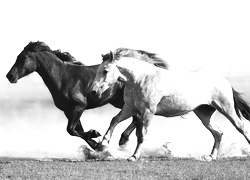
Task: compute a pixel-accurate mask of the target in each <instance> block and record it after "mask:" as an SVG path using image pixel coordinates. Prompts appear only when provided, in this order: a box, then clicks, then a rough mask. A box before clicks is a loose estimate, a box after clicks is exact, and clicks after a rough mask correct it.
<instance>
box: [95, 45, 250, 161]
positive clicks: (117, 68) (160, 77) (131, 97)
mask: <svg viewBox="0 0 250 180" xmlns="http://www.w3.org/2000/svg"><path fill="white" fill-rule="evenodd" d="M105 57H106V58H104V59H103V63H102V64H101V65H100V66H99V68H98V70H97V74H96V77H95V79H94V82H93V85H92V88H91V89H92V94H95V95H96V96H99V97H101V94H102V93H103V92H105V91H106V89H108V88H109V87H110V86H112V85H113V84H114V83H116V82H117V80H118V79H119V80H120V81H122V82H123V83H124V84H125V89H124V101H125V105H124V106H123V108H122V110H121V111H120V112H119V113H118V114H117V115H116V116H115V117H114V118H113V119H112V121H111V124H110V126H109V128H108V130H107V132H106V134H105V136H104V137H103V140H102V142H101V144H100V149H104V148H106V147H107V145H108V143H109V141H110V138H111V136H112V133H113V130H114V128H115V126H116V125H117V124H118V123H119V122H121V121H123V120H125V119H127V118H129V117H131V116H133V115H135V114H140V118H139V119H138V121H137V124H136V128H137V131H136V135H137V147H136V149H135V152H134V154H133V155H132V156H131V157H130V158H129V160H131V161H134V160H136V159H138V158H139V157H140V149H141V145H142V143H143V140H144V137H145V135H146V133H147V131H148V126H149V124H150V122H151V120H152V118H153V116H154V114H156V115H161V116H165V117H174V116H181V115H184V114H186V113H188V112H190V111H193V112H194V113H195V114H196V115H197V116H198V118H199V119H200V120H201V121H202V123H203V125H204V126H205V127H206V128H207V129H208V130H209V131H210V132H211V133H212V135H213V137H214V145H213V148H212V152H211V154H210V155H209V156H204V160H207V161H210V160H213V159H216V157H217V154H218V149H219V146H220V142H221V137H222V134H223V133H222V132H221V130H220V129H219V128H218V127H217V126H216V124H215V122H214V119H213V115H214V113H215V111H216V110H218V111H219V112H220V113H222V114H223V115H224V116H225V117H226V118H227V119H228V120H229V121H230V122H231V123H232V124H233V125H234V126H235V127H236V129H237V130H238V131H239V132H240V133H241V134H243V135H244V137H245V138H246V140H247V141H248V143H250V134H249V130H247V129H246V127H245V126H244V121H245V120H244V118H245V119H247V120H250V107H249V106H248V105H247V103H246V102H245V101H244V99H243V98H242V97H241V96H240V94H239V93H238V92H237V91H235V90H234V89H233V88H232V86H231V84H230V83H229V82H228V80H227V79H226V78H224V77H223V76H220V75H217V74H214V73H211V72H206V71H202V70H199V71H193V72H177V71H174V70H165V69H162V68H159V67H156V66H157V64H158V62H159V59H158V58H155V57H151V56H150V54H149V53H147V52H145V51H137V50H132V49H125V48H120V49H117V50H116V51H115V52H114V53H112V52H110V53H109V54H107V55H106V56H105ZM152 64H154V65H155V66H154V65H152Z"/></svg>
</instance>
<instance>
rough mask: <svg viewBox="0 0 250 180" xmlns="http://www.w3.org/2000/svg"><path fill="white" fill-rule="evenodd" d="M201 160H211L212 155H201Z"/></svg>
mask: <svg viewBox="0 0 250 180" xmlns="http://www.w3.org/2000/svg"><path fill="white" fill-rule="evenodd" d="M201 160H202V161H207V162H210V161H212V160H213V157H212V156H211V155H207V156H202V157H201Z"/></svg>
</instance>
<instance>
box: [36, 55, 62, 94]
mask: <svg viewBox="0 0 250 180" xmlns="http://www.w3.org/2000/svg"><path fill="white" fill-rule="evenodd" d="M35 58H36V61H37V64H38V65H37V70H36V71H37V73H38V74H39V75H40V76H41V77H42V79H43V81H44V83H45V84H46V86H47V87H48V88H49V90H50V91H55V90H59V89H60V88H61V82H62V71H63V67H64V63H63V62H62V61H60V60H58V58H57V57H56V56H55V55H54V54H52V53H51V52H49V51H43V52H38V53H37V54H36V57H35Z"/></svg>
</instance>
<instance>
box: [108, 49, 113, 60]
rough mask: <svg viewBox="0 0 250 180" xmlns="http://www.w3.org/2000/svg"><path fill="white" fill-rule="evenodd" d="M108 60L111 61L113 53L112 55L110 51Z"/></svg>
mask: <svg viewBox="0 0 250 180" xmlns="http://www.w3.org/2000/svg"><path fill="white" fill-rule="evenodd" d="M109 60H110V61H113V53H112V51H110V53H109Z"/></svg>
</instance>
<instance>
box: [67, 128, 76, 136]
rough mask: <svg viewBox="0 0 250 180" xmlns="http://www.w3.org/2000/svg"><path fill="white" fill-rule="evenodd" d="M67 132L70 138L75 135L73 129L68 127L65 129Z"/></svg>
mask: <svg viewBox="0 0 250 180" xmlns="http://www.w3.org/2000/svg"><path fill="white" fill-rule="evenodd" d="M67 132H68V133H69V134H70V135H71V136H75V135H76V133H75V131H74V128H73V127H70V126H68V127H67Z"/></svg>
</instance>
